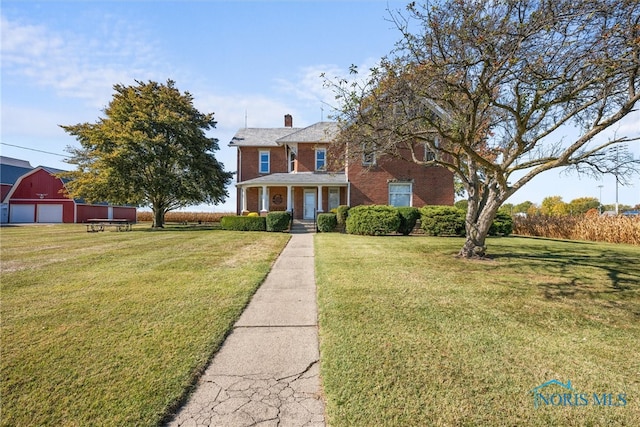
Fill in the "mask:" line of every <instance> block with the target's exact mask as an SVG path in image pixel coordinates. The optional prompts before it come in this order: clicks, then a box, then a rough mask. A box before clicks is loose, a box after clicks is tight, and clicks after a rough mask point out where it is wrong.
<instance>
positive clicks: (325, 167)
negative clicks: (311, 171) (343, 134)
mask: <svg viewBox="0 0 640 427" xmlns="http://www.w3.org/2000/svg"><path fill="white" fill-rule="evenodd" d="M318 153H323V158H322V167H320V168H319V167H318ZM314 167H315V170H316V171H325V170H327V149H326V147H321V148H317V147H316V149H315V164H314Z"/></svg>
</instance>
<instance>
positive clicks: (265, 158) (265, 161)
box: [258, 151, 270, 173]
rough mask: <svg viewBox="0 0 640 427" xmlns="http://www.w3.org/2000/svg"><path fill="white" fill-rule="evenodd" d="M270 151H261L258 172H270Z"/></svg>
mask: <svg viewBox="0 0 640 427" xmlns="http://www.w3.org/2000/svg"><path fill="white" fill-rule="evenodd" d="M269 160H270V153H269V152H268V151H260V155H259V163H258V172H259V173H269V163H270V162H269Z"/></svg>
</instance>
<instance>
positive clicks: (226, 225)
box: [220, 215, 267, 231]
mask: <svg viewBox="0 0 640 427" xmlns="http://www.w3.org/2000/svg"><path fill="white" fill-rule="evenodd" d="M220 226H221V227H222V229H223V230H235V231H265V230H266V229H267V221H266V218H265V217H263V216H248V215H247V216H225V217H223V218H222V220H221V221H220Z"/></svg>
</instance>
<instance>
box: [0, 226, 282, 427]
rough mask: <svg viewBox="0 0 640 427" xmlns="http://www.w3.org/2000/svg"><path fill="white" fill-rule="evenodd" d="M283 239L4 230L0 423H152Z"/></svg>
mask: <svg viewBox="0 0 640 427" xmlns="http://www.w3.org/2000/svg"><path fill="white" fill-rule="evenodd" d="M288 238H289V236H288V235H286V234H276V233H233V232H226V231H219V230H215V231H213V230H203V229H193V228H192V229H189V228H184V229H174V230H166V231H151V230H149V229H147V228H146V227H142V226H135V227H134V231H132V232H127V233H118V232H104V233H87V232H86V231H85V227H84V226H81V225H57V226H24V227H3V228H2V229H1V231H0V245H1V250H2V252H1V260H2V273H1V286H2V288H1V292H2V293H1V297H2V301H1V304H2V305H1V310H2V313H1V314H2V330H1V361H0V364H1V365H0V369H1V377H0V381H1V385H0V393H1V394H0V399H1V405H2V408H1V410H2V412H1V415H0V424H1V425H7V426H35V425H39V426H44V425H50V426H64V425H100V426H124V425H140V426H144V425H147V426H151V425H156V424H157V423H158V422H159V421H160V420H161V419H162V418H163V416H164V415H165V414H166V413H167V411H168V410H169V409H170V408H171V407H172V406H175V405H176V404H177V403H178V402H179V401H180V399H181V398H183V397H184V393H185V390H187V389H188V388H189V385H190V384H192V383H193V381H194V378H195V377H196V376H197V374H198V373H199V372H200V371H201V370H202V369H203V368H204V367H205V366H206V364H207V362H208V360H210V358H211V356H212V355H213V353H214V352H215V351H216V349H217V348H218V347H219V346H220V344H221V343H222V341H223V340H224V337H225V335H226V334H227V333H228V331H229V330H230V327H231V325H233V323H234V321H235V320H236V319H237V318H238V317H239V315H240V313H241V312H242V309H243V308H244V307H245V305H246V304H247V302H248V300H249V298H250V297H251V295H252V294H253V292H254V291H255V290H256V288H257V287H258V285H259V284H260V283H261V282H262V280H263V279H264V277H265V276H266V274H267V272H268V271H269V269H270V266H271V264H272V262H273V261H274V259H275V258H276V256H277V255H278V254H279V253H280V251H281V250H282V248H283V247H284V245H285V244H286V242H287V240H288Z"/></svg>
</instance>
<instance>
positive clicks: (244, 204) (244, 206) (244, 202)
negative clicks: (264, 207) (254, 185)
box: [240, 187, 248, 214]
mask: <svg viewBox="0 0 640 427" xmlns="http://www.w3.org/2000/svg"><path fill="white" fill-rule="evenodd" d="M240 197H242V211H241V212H240V213H241V214H242V213H244V212H248V211H247V187H242V195H241V196H240Z"/></svg>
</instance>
